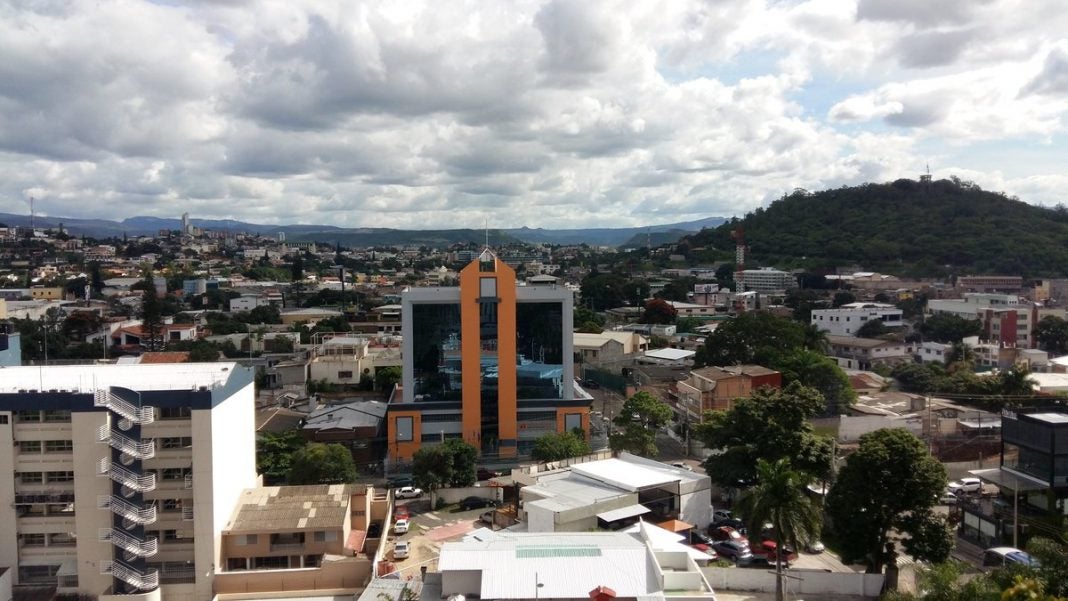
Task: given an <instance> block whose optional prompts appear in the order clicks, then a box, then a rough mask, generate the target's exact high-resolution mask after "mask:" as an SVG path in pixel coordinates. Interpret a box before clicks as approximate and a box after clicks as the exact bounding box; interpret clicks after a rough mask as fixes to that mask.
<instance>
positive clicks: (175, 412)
mask: <svg viewBox="0 0 1068 601" xmlns="http://www.w3.org/2000/svg"><path fill="white" fill-rule="evenodd" d="M191 415H192V413H191V412H190V410H189V407H160V410H159V418H160V419H189V417H190V416H191Z"/></svg>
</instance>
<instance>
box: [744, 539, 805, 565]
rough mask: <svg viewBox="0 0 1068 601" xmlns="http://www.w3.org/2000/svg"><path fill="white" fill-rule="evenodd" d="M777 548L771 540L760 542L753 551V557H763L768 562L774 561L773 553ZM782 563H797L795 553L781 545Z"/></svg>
mask: <svg viewBox="0 0 1068 601" xmlns="http://www.w3.org/2000/svg"><path fill="white" fill-rule="evenodd" d="M777 548H778V545H776V544H775V541H773V540H765V541H761V543H760V545H759V546H758V547H756V548H755V549H754V550H753V555H763V556H764V557H767V558H768V561H775V554H776V553H775V552H776V550H777ZM782 561H783V562H784V563H786V564H789V563H790V562H791V561H797V551H795V550H793V549H792V548H790V547H788V546H786V545H783V546H782Z"/></svg>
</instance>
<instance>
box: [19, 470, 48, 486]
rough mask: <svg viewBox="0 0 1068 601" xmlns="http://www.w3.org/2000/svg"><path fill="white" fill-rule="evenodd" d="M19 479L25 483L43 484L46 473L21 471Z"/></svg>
mask: <svg viewBox="0 0 1068 601" xmlns="http://www.w3.org/2000/svg"><path fill="white" fill-rule="evenodd" d="M19 481H20V482H22V483H23V484H41V483H42V482H44V474H42V473H41V472H21V473H19Z"/></svg>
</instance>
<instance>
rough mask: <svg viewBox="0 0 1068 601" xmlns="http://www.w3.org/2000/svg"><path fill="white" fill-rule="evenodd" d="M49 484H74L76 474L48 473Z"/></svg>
mask: <svg viewBox="0 0 1068 601" xmlns="http://www.w3.org/2000/svg"><path fill="white" fill-rule="evenodd" d="M48 482H49V483H52V482H74V472H48Z"/></svg>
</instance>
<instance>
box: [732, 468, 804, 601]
mask: <svg viewBox="0 0 1068 601" xmlns="http://www.w3.org/2000/svg"><path fill="white" fill-rule="evenodd" d="M756 471H757V484H756V485H755V486H753V487H752V488H750V489H749V490H747V491H746V492H745V493H744V494H743V495H742V498H741V499H739V501H738V512H739V513H740V514H741V515H743V516H744V517H745V521H746V525H747V526H748V527H749V530H750V532H759V531H760V530H761V528H762V527H763V525H764V524H767V523H770V524H771V525H772V527H773V528H774V530H775V548H776V550H777V552H776V558H775V599H776V601H784V599H785V598H786V597H785V590H784V587H783V581H784V576H783V568H782V556H783V553H782V548H783V545H784V544H789V545H790V546H792V547H793V548H795V549H799V548H801V545H802V544H805V543H808V542H809V541H811V540H814V539H815V538H816V536H817V535H818V534H819V531H820V522H821V515H820V512H819V508H818V507H817V506H816V505H815V504H814V503H813V502H812V500H811V499H810V498H808V497H807V496H806V495H805V493H804V490H803V488H804V486H805V484H807V483H808V479H809V478H808V476H806V475H805V474H803V473H801V472H799V471H797V470H794V469H793V466H791V465H790V460H789V459H788V458H783V459H779V460H778V461H775V462H774V463H771V462H769V461H767V460H765V459H758V460H757V466H756Z"/></svg>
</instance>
